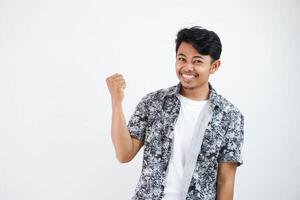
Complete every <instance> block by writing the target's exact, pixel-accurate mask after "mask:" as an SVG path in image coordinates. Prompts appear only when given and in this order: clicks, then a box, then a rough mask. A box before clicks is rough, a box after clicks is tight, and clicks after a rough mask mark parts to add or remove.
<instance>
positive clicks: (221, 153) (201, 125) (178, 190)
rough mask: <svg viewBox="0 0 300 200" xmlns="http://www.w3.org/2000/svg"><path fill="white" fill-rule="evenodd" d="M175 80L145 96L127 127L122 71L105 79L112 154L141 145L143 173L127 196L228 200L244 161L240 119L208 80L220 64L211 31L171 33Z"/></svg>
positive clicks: (130, 154)
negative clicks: (173, 40) (110, 105)
mask: <svg viewBox="0 0 300 200" xmlns="http://www.w3.org/2000/svg"><path fill="white" fill-rule="evenodd" d="M175 51H176V74H177V77H178V79H179V83H178V84H177V85H174V86H171V87H169V88H164V89H160V90H157V91H154V92H150V93H148V94H147V95H145V96H144V97H143V98H142V99H141V101H140V102H139V103H138V105H137V106H136V109H135V111H134V113H133V114H132V116H131V118H130V120H129V122H128V124H127V125H126V121H125V118H124V115H123V112H122V99H123V96H124V94H123V89H124V88H125V86H126V83H125V80H124V78H123V76H122V75H121V74H114V75H112V76H110V77H108V78H107V79H106V82H107V85H108V88H109V91H110V94H111V99H112V127H111V136H112V141H113V144H114V147H115V152H116V157H117V159H118V160H119V161H120V162H122V163H125V162H129V161H130V160H132V159H133V158H134V157H135V155H136V154H137V152H138V151H139V150H140V148H141V147H142V146H144V154H143V165H142V173H141V176H140V179H139V182H138V184H137V186H136V189H135V194H134V196H133V197H132V199H139V200H150V199H151V200H158V199H160V200H161V199H162V200H183V199H189V200H194V199H199V200H215V199H217V200H232V199H233V193H234V180H235V173H236V168H237V167H238V166H240V165H241V164H243V160H242V155H241V151H242V145H243V140H244V116H243V114H242V113H241V112H240V110H239V109H238V108H237V107H236V106H234V105H233V104H232V103H230V102H229V101H228V100H227V99H225V98H224V97H222V96H221V95H220V94H218V93H217V92H216V90H215V89H214V88H213V87H212V84H211V83H210V82H209V76H210V75H211V74H214V73H215V72H216V71H217V70H218V68H219V66H220V64H221V62H220V59H219V58H220V55H221V51H222V45H221V41H220V39H219V37H218V36H217V34H216V33H214V32H213V31H209V30H207V29H204V28H202V27H200V26H194V27H191V28H184V29H181V30H180V31H179V32H178V33H177V38H176V48H175Z"/></svg>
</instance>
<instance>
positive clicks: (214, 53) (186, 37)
mask: <svg viewBox="0 0 300 200" xmlns="http://www.w3.org/2000/svg"><path fill="white" fill-rule="evenodd" d="M175 42H176V49H175V52H176V54H177V51H178V48H179V45H180V44H181V42H187V43H189V44H191V45H192V46H193V47H194V48H195V49H196V50H197V51H198V53H200V54H202V55H210V57H211V58H212V62H213V61H215V60H218V59H219V58H220V56H221V52H222V44H221V40H220V38H219V36H218V35H217V34H216V33H215V32H213V31H210V30H207V29H205V28H202V27H201V26H193V27H191V28H183V29H181V30H179V31H178V33H177V38H176V40H175Z"/></svg>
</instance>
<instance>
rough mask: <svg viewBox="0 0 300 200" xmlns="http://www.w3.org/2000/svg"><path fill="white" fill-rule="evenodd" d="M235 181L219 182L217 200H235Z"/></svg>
mask: <svg viewBox="0 0 300 200" xmlns="http://www.w3.org/2000/svg"><path fill="white" fill-rule="evenodd" d="M233 193H234V180H228V181H224V182H221V183H220V182H219V183H218V184H217V198H216V200H233Z"/></svg>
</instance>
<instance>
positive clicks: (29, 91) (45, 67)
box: [0, 0, 300, 200]
mask: <svg viewBox="0 0 300 200" xmlns="http://www.w3.org/2000/svg"><path fill="white" fill-rule="evenodd" d="M299 19H300V3H299V1H296V0H295V1H292V0H286V1H277V0H275V1H271V0H265V1H263V0H260V1H259V0H254V1H250V0H249V1H200V0H197V1H196V0H195V1H191V0H188V1H177V0H172V1H113V0H111V1H106V2H105V1H99V0H98V1H96V0H85V1H79V0H72V1H71V0H60V1H58V0H56V1H38V0H27V1H21V0H19V1H17V0H11V1H8V0H0V199H1V200H83V199H84V200H86V199H88V200H99V199H101V200H102V199H109V200H110V199H113V200H115V199H116V200H123V199H124V200H126V199H130V197H131V196H132V195H133V192H134V189H135V187H136V184H137V181H138V178H139V176H140V170H141V165H142V151H143V148H142V149H141V151H140V152H139V153H138V155H137V156H136V157H135V158H134V160H133V161H131V162H130V163H127V164H121V163H119V162H118V161H117V159H116V157H115V152H114V148H113V145H112V141H111V138H110V126H111V104H110V95H109V92H108V90H107V86H106V83H105V78H106V77H107V76H110V75H112V74H113V73H116V72H118V73H121V74H123V76H124V78H125V79H126V82H127V88H126V90H125V99H124V101H123V107H124V114H125V116H126V120H127V121H128V119H129V117H130V115H131V114H132V112H133V110H134V108H135V106H136V104H137V103H138V101H139V100H140V99H141V97H142V96H144V95H145V94H147V93H148V92H151V91H154V90H157V89H160V88H165V87H169V86H171V85H174V84H177V81H178V80H177V77H176V74H175V36H176V33H177V31H178V30H179V29H181V28H183V27H190V26H193V25H200V26H203V27H204V28H207V29H210V30H213V31H215V32H216V33H217V34H218V35H219V37H220V38H221V41H222V44H223V52H222V55H221V62H222V63H221V66H220V68H219V70H218V71H217V72H216V74H214V75H212V76H211V77H210V81H211V83H212V84H213V86H214V88H215V89H216V90H217V92H219V93H220V94H221V95H223V96H224V97H225V98H227V99H228V100H229V101H231V102H232V103H233V104H234V105H236V106H237V107H238V108H239V109H240V110H241V111H242V113H243V114H244V116H245V138H244V142H245V143H244V147H243V159H244V164H243V165H242V166H241V167H239V168H238V170H237V174H236V182H235V194H234V199H235V200H254V199H255V200H266V199H272V200H298V199H300V192H299V188H300V183H299V180H300V176H299V169H300V161H299V143H300V137H299V134H300V131H299V127H298V125H299V123H300V121H299V112H300V107H299V101H300V96H299V84H300V81H299V76H300V73H299V72H300V70H299V67H300V61H299V52H300V38H299V35H300V28H299V21H300V20H299Z"/></svg>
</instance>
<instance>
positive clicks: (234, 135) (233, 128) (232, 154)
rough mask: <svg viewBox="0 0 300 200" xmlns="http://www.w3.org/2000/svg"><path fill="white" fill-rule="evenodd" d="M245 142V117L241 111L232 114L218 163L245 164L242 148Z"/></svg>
mask: <svg viewBox="0 0 300 200" xmlns="http://www.w3.org/2000/svg"><path fill="white" fill-rule="evenodd" d="M243 142H244V116H243V114H242V113H241V112H239V111H234V112H232V113H231V114H230V122H229V126H228V129H227V132H226V133H225V139H224V142H223V144H222V147H221V149H220V152H219V157H218V162H236V163H237V166H240V165H242V164H243V158H242V147H243Z"/></svg>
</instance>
